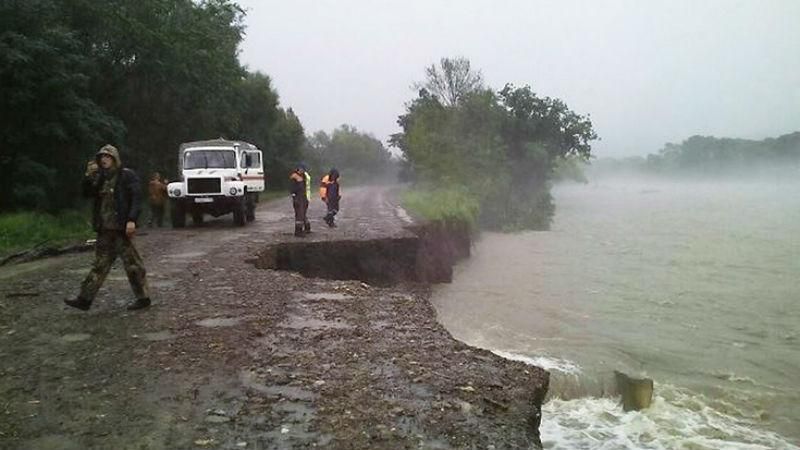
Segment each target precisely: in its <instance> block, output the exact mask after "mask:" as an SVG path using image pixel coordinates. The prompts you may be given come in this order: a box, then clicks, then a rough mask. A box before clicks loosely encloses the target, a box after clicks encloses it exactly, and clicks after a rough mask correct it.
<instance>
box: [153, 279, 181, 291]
mask: <svg viewBox="0 0 800 450" xmlns="http://www.w3.org/2000/svg"><path fill="white" fill-rule="evenodd" d="M147 284H149V285H150V287H154V288H156V289H172V288H174V287H175V286H177V285H178V282H177V281H170V280H157V281H150V280H147Z"/></svg>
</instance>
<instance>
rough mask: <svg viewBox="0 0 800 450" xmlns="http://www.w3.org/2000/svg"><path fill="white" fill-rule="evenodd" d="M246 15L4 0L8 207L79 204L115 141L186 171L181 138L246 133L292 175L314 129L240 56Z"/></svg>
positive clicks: (233, 10)
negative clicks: (99, 154) (92, 168)
mask: <svg viewBox="0 0 800 450" xmlns="http://www.w3.org/2000/svg"><path fill="white" fill-rule="evenodd" d="M243 19H244V13H243V11H242V10H241V8H240V7H239V6H238V5H236V4H235V3H234V2H232V1H229V0H204V1H193V0H109V1H105V2H94V1H87V0H8V1H4V2H2V3H0V25H2V26H1V27H0V30H2V31H0V81H1V82H2V83H0V119H1V120H0V180H2V181H0V184H2V185H1V186H0V189H2V193H3V194H2V196H0V210H7V209H14V208H39V209H57V208H61V207H69V206H72V205H74V204H75V201H76V200H77V198H78V192H77V191H78V185H79V180H78V179H79V177H80V173H82V169H83V165H84V164H85V161H86V160H87V159H89V158H90V157H91V156H92V155H93V154H94V152H95V151H96V149H97V148H99V147H100V145H102V144H104V143H106V142H110V143H113V144H115V145H117V146H118V147H120V149H121V151H122V157H123V162H124V163H125V164H127V165H130V166H132V167H134V168H136V169H138V170H139V171H142V172H148V171H151V170H158V171H161V172H162V173H167V174H170V175H172V176H175V175H177V174H176V173H175V170H176V158H177V148H178V145H179V144H180V143H181V142H185V141H192V140H201V139H209V138H218V137H220V136H224V137H227V138H231V139H242V140H247V141H250V142H252V143H254V144H256V145H257V146H259V147H260V148H262V149H263V150H264V152H265V160H266V161H267V164H268V166H267V167H268V171H269V172H268V174H269V175H272V176H271V177H270V178H271V179H274V180H280V182H283V180H284V178H285V173H286V171H288V168H289V166H290V165H291V164H292V163H293V162H294V161H296V160H298V159H299V158H300V152H301V148H302V145H303V142H304V139H305V135H304V132H303V127H302V125H301V123H300V120H299V119H298V117H297V116H296V115H295V114H294V112H293V111H291V110H284V109H282V108H280V106H279V98H278V94H277V92H275V90H274V88H273V87H272V84H271V80H270V79H269V77H268V76H266V75H264V74H260V73H250V72H248V71H247V70H246V69H245V68H244V67H243V66H242V65H241V63H240V62H239V60H238V56H237V55H238V45H239V43H240V42H241V40H242V37H243V32H244V23H243Z"/></svg>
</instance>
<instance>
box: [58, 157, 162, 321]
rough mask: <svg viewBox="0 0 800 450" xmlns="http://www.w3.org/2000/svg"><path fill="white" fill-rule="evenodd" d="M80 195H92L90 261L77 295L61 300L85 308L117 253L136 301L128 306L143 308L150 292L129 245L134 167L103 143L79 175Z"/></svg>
mask: <svg viewBox="0 0 800 450" xmlns="http://www.w3.org/2000/svg"><path fill="white" fill-rule="evenodd" d="M98 166H99V167H98ZM83 195H84V196H85V197H88V198H92V199H94V208H93V213H92V226H93V228H94V230H95V231H96V232H97V242H96V244H95V257H94V263H92V269H91V271H90V272H89V274H88V275H87V276H86V279H84V280H83V283H81V290H80V293H79V294H78V297H77V298H75V299H74V300H64V303H66V304H67V305H69V306H71V307H73V308H78V309H81V310H84V311H86V310H88V309H89V308H90V307H91V306H92V301H94V298H95V295H97V291H98V290H99V289H100V286H101V285H102V284H103V281H104V280H105V279H106V276H107V275H108V272H109V270H111V265H112V264H113V263H114V260H115V259H117V257H118V256H119V257H120V258H121V259H122V264H123V266H124V267H125V273H126V274H127V275H128V281H129V282H130V284H131V288H132V289H133V293H134V294H135V295H136V301H134V302H132V303H129V304H128V306H127V308H128V310H131V311H132V310H136V309H142V308H147V307H148V306H150V296H149V295H148V290H147V279H146V278H145V274H146V272H145V269H144V263H143V262H142V258H141V256H139V252H137V251H136V247H134V245H133V235H134V233H135V232H136V220H137V219H138V218H139V211H140V206H139V203H140V201H141V188H140V186H139V177H137V176H136V173H135V172H134V171H132V170H130V169H127V168H123V167H122V162H121V160H120V158H119V152H118V151H117V149H116V148H115V147H113V146H111V145H105V146H103V148H101V149H100V151H98V152H97V154H96V155H95V159H94V161H89V163H88V164H87V166H86V173H85V174H84V178H83Z"/></svg>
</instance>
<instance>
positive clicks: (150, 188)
mask: <svg viewBox="0 0 800 450" xmlns="http://www.w3.org/2000/svg"><path fill="white" fill-rule="evenodd" d="M147 194H148V195H147V201H148V203H149V204H150V221H149V222H147V226H149V227H152V226H153V222H155V224H156V225H157V226H158V227H159V228H161V226H162V225H163V223H164V207H165V206H166V205H167V183H166V182H165V180H164V179H163V178H161V174H160V173H158V172H153V175H151V176H150V182H149V183H147Z"/></svg>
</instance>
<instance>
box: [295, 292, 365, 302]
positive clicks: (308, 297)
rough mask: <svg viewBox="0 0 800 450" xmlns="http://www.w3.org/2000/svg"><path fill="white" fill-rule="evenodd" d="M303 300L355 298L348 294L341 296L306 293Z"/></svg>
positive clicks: (336, 293) (336, 294)
mask: <svg viewBox="0 0 800 450" xmlns="http://www.w3.org/2000/svg"><path fill="white" fill-rule="evenodd" d="M303 298H305V299H306V300H348V299H351V298H353V296H352V295H347V294H341V293H339V292H319V293H311V292H304V293H303Z"/></svg>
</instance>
